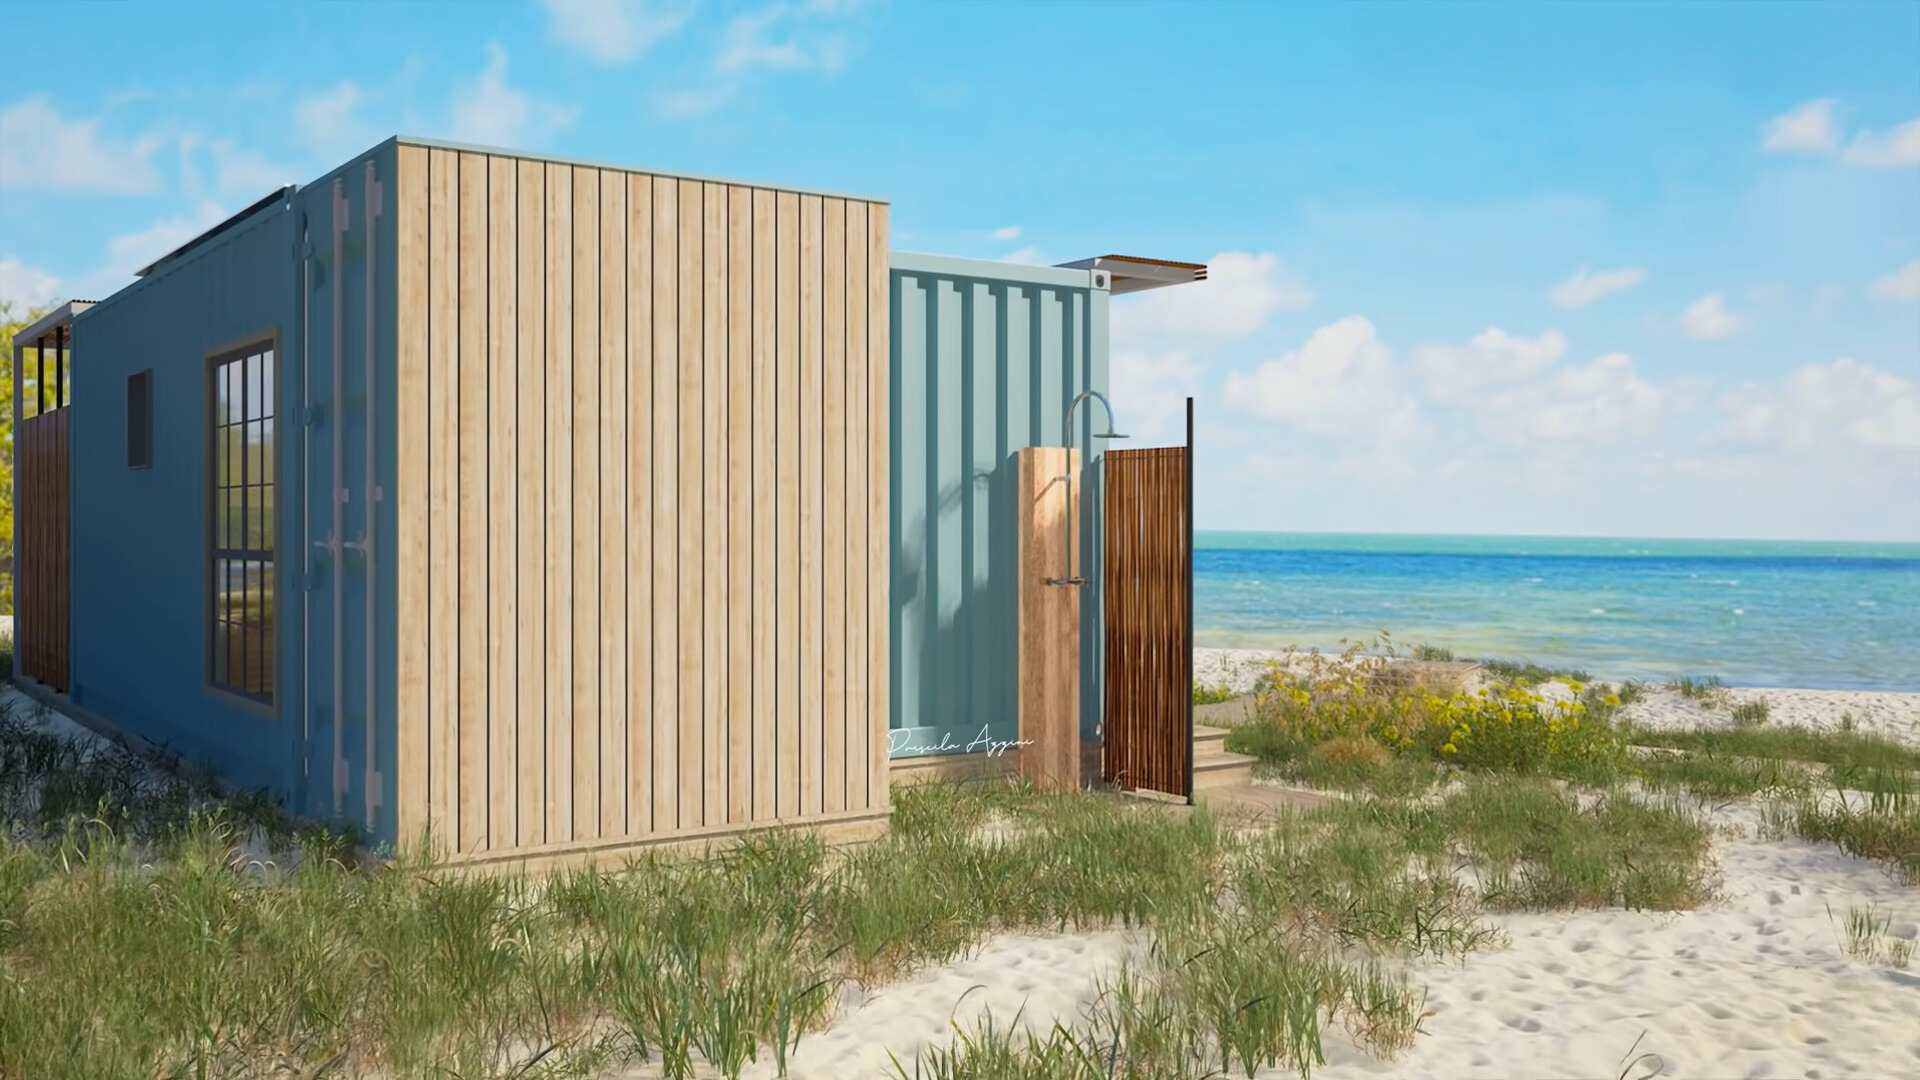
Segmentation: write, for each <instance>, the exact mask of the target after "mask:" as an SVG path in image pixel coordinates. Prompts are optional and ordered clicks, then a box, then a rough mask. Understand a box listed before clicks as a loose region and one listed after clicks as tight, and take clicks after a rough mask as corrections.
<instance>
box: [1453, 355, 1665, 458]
mask: <svg viewBox="0 0 1920 1080" xmlns="http://www.w3.org/2000/svg"><path fill="white" fill-rule="evenodd" d="M1667 398H1668V395H1667V392H1666V391H1664V390H1661V389H1660V388H1658V387H1656V386H1654V385H1653V384H1651V383H1649V382H1647V381H1646V380H1644V379H1642V378H1640V376H1639V374H1638V373H1636V372H1635V371H1634V367H1633V358H1632V357H1630V356H1628V355H1627V354H1626V353H1619V352H1614V353H1607V354H1606V355H1604V356H1600V357H1597V358H1596V359H1594V361H1593V362H1592V363H1590V364H1587V365H1585V366H1583V367H1569V368H1562V369H1560V370H1559V371H1558V372H1556V373H1555V374H1554V376H1553V377H1552V378H1551V379H1547V380H1545V381H1543V382H1537V383H1533V384H1531V385H1526V386H1522V387H1519V388H1517V389H1513V390H1508V391H1504V392H1501V393H1496V394H1493V395H1491V396H1490V397H1489V398H1487V399H1486V401H1485V402H1484V405H1483V408H1484V411H1485V412H1486V413H1489V414H1492V415H1496V416H1500V417H1503V418H1505V422H1502V423H1495V424H1484V423H1483V424H1482V428H1483V429H1485V430H1488V431H1493V432H1499V431H1514V430H1517V431H1523V432H1524V433H1525V434H1526V435H1528V436H1531V437H1532V438H1534V439H1539V440H1542V441H1549V442H1569V441H1574V440H1579V441H1580V442H1581V443H1582V444H1583V445H1584V444H1586V443H1588V442H1591V441H1594V440H1600V439H1606V438H1610V437H1612V436H1615V435H1619V434H1622V433H1627V432H1644V431H1646V430H1648V428H1650V427H1651V425H1652V423H1653V421H1654V420H1655V419H1656V418H1657V417H1658V416H1659V415H1660V413H1661V411H1662V409H1663V408H1664V406H1665V404H1666V402H1667Z"/></svg>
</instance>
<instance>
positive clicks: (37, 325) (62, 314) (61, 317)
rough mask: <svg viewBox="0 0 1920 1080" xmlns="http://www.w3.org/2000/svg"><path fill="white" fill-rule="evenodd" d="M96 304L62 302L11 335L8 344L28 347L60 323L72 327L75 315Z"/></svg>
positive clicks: (89, 302)
mask: <svg viewBox="0 0 1920 1080" xmlns="http://www.w3.org/2000/svg"><path fill="white" fill-rule="evenodd" d="M97 303H99V301H97V300H66V301H62V302H61V303H60V304H58V305H56V306H54V307H51V308H49V309H47V313H46V314H45V315H42V316H40V317H39V318H37V319H35V320H33V322H32V323H30V324H29V325H27V326H24V327H21V329H20V332H19V333H17V334H15V335H13V340H12V341H10V342H8V344H9V345H11V346H13V347H14V348H16V349H17V348H22V347H23V346H22V344H21V343H22V342H25V343H26V344H29V345H30V344H32V343H33V339H35V338H37V337H41V336H42V335H44V334H46V332H47V331H49V330H52V329H53V328H54V327H56V326H59V325H60V324H61V323H66V324H67V325H68V326H72V325H73V317H74V316H75V315H78V314H80V313H81V312H83V311H85V310H87V309H88V308H90V307H92V306H93V305H95V304H97Z"/></svg>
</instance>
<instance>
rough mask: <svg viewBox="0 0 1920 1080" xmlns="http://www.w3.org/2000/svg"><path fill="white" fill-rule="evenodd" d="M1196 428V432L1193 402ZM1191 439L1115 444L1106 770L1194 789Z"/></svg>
mask: <svg viewBox="0 0 1920 1080" xmlns="http://www.w3.org/2000/svg"><path fill="white" fill-rule="evenodd" d="M1187 423H1188V431H1189V433H1191V430H1192V416H1191V405H1189V416H1188V421H1187ZM1191 444H1192V437H1191V434H1189V437H1188V445H1187V446H1165V447H1150V448H1146V449H1138V450H1116V449H1108V450H1107V452H1106V460H1105V462H1104V464H1103V466H1102V467H1103V470H1104V475H1105V483H1106V490H1105V518H1106V552H1105V555H1106V560H1105V564H1104V569H1103V571H1102V577H1103V579H1104V586H1105V601H1106V716H1105V723H1104V732H1103V735H1102V748H1101V778H1102V779H1104V780H1106V781H1108V782H1109V783H1114V784H1118V785H1121V786H1123V787H1128V788H1140V789H1145V790H1148V791H1158V792H1164V793H1166V794H1169V795H1183V796H1191V795H1192V793H1193V695H1192V673H1193V667H1192V665H1193V593H1192V575H1193V500H1192V472H1191V461H1192V452H1193V451H1192V445H1191Z"/></svg>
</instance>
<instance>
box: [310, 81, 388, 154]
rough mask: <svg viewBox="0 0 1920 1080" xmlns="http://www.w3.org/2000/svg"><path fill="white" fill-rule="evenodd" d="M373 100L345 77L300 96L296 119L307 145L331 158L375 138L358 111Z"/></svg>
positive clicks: (359, 146) (355, 148) (352, 150)
mask: <svg viewBox="0 0 1920 1080" xmlns="http://www.w3.org/2000/svg"><path fill="white" fill-rule="evenodd" d="M372 100H373V97H372V95H370V94H368V93H367V92H366V91H365V90H362V89H361V88H360V87H359V86H357V85H355V84H354V83H351V82H345V81H342V82H340V83H338V84H336V85H335V86H334V87H333V89H331V90H325V91H322V92H320V93H317V94H310V95H308V96H307V97H304V98H301V99H300V101H299V103H298V104H296V105H295V106H294V107H293V120H294V123H295V124H297V125H298V126H299V128H300V134H301V136H302V137H304V138H305V139H306V141H307V145H308V147H310V148H311V149H312V150H313V152H314V153H316V154H318V155H320V156H321V157H324V158H326V159H328V160H332V159H334V158H336V157H340V156H342V155H345V154H350V153H353V152H354V151H355V150H359V149H362V148H364V147H365V146H366V145H368V144H370V143H371V142H372V139H371V138H370V137H369V135H368V133H367V132H366V131H365V130H364V127H363V125H362V124H361V122H360V119H359V117H358V116H357V115H356V114H357V113H358V111H359V110H360V108H361V107H362V106H364V105H366V104H367V103H369V102H370V101H372Z"/></svg>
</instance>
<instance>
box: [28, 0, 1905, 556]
mask: <svg viewBox="0 0 1920 1080" xmlns="http://www.w3.org/2000/svg"><path fill="white" fill-rule="evenodd" d="M8 24H9V30H10V31H11V33H10V34H9V39H10V40H12V41H14V42H34V41H46V42H52V41H61V42H65V43H67V44H66V45H65V46H63V47H62V48H61V49H60V50H59V51H58V54H57V57H56V56H53V55H50V56H49V58H48V59H47V60H46V61H45V62H40V61H38V60H34V59H31V58H28V57H23V58H22V59H21V60H20V61H19V62H16V63H15V64H13V65H10V68H9V71H10V77H9V79H8V80H7V82H6V83H5V85H4V86H0V297H4V298H10V299H13V300H15V301H21V302H38V301H44V300H47V299H51V298H53V297H55V296H61V297H64V296H69V295H81V296H89V297H98V296H99V295H102V294H104V293H106V292H110V291H112V290H113V289H114V288H117V287H119V286H120V285H121V284H124V283H125V282H126V281H128V280H130V277H129V275H130V273H131V271H132V270H133V269H135V268H137V267H138V266H140V265H142V264H143V263H144V262H145V261H147V260H148V259H150V258H151V257H153V256H155V255H158V254H160V253H162V252H164V251H166V250H168V249H170V248H172V247H173V246H175V245H177V244H178V243H180V242H181V241H183V240H185V239H187V238H188V237H190V236H192V235H193V234H194V233H196V232H198V231H199V230H200V229H201V228H203V227H205V226H206V225H208V224H211V223H212V222H214V221H216V220H218V219H219V218H220V217H222V216H224V215H225V214H226V213H227V212H230V211H232V210H233V209H237V208H238V207H239V206H242V205H244V204H245V203H247V202H250V201H252V200H253V199H254V198H257V197H258V196H259V195H261V194H263V193H265V192H266V191H267V190H270V189H271V188H272V187H273V186H274V185H275V184H277V183H280V182H285V181H304V180H307V179H310V178H312V177H313V176H315V175H317V174H319V173H320V172H322V171H323V170H325V169H326V168H328V167H330V166H331V165H334V164H337V163H338V162H339V161H341V160H344V159H345V158H346V157H347V156H349V155H351V154H352V153H354V152H356V151H358V150H361V149H364V148H365V147H366V146H369V145H371V144H373V143H374V142H377V141H378V140H380V139H381V138H384V137H385V136H387V135H390V134H393V133H395V132H407V133H410V134H422V135H434V136H441V137H450V138H458V139H462V140H465V141H471V142H480V143H488V144H496V145H507V146H512V147H517V148H525V149H532V150H540V151H549V152H553V153H558V154H565V155H571V156H578V157H586V158H594V159H604V160H609V161H617V162H623V163H631V164H635V165H641V166H656V167H660V168H667V169H675V170H684V171H691V172H699V173H708V174H717V175H724V176H739V177H744V178H749V179H764V180H771V181H778V182H786V183H794V184H803V185H811V186H818V187H827V188H834V189H840V190H849V191H855V192H860V193H866V194H874V195H880V196H883V197H885V198H888V199H889V200H891V202H892V204H893V215H894V216H893V228H894V237H893V240H894V246H895V247H896V248H901V249H908V250H917V251H933V252H941V253H947V254H959V255H973V256H983V257H992V258H1010V259H1014V260H1017V261H1039V262H1059V261H1065V260H1068V259H1074V258H1079V257H1083V256H1086V255H1092V254H1100V253H1106V252H1122V253H1130V254H1144V255H1153V256H1162V257H1170V258H1190V259H1200V260H1207V261H1209V262H1210V263H1211V264H1212V265H1213V268H1214V269H1213V279H1212V280H1211V281H1210V282H1209V283H1208V284H1206V285H1197V286H1183V287H1180V288H1176V289H1168V290H1163V291H1160V292H1156V293H1147V294H1142V295H1139V296H1133V297H1120V298H1116V299H1115V301H1114V304H1113V310H1114V366H1115V372H1114V397H1115V404H1116V406H1117V407H1118V409H1119V411H1120V414H1121V421H1122V427H1124V428H1128V429H1131V430H1132V431H1133V432H1134V433H1135V434H1137V435H1139V436H1140V437H1141V438H1142V440H1143V441H1172V440H1173V439H1174V438H1175V436H1176V435H1177V422H1178V415H1179V406H1180V398H1181V397H1183V396H1184V395H1187V394H1192V395H1193V396H1194V397H1195V398H1196V403H1197V404H1196V408H1197V413H1198V416H1199V421H1198V428H1199V434H1198V437H1199V441H1200V451H1199V453H1200V457H1199V458H1198V465H1199V476H1200V487H1199V491H1198V495H1197V512H1198V519H1199V524H1200V525H1201V526H1202V527H1207V528H1249V529H1297V530H1353V531H1403V532H1507V533H1541V534H1576V535H1586V534H1604V535H1644V536H1738V537H1755V538H1776V537H1777V538H1828V539H1879V540H1920V4H1914V3H1876V4H1844V3H1831V2H1830V3H1820V4H1806V5H1798V4H1790V3H1768V4H1748V5H1733V4H1702V5H1667V4H1662V5H1654V4H1635V5H1620V4H1612V5H1582V4H1574V3H1554V4H1530V5H1465V4H1443V3H1421V4H1413V3H1405V4H1382V5H1372V4H1337V5H1328V6H1316V5H1307V4H1257V3H1231V4H1218V5H1212V4H1201V3H1186V4H1180V5H1177V6H1174V5H1158V4H1151V3H1115V4H1101V3H1093V2H1079V3H1065V2H1062V3H1047V4H1016V3H995V2H987V0H973V2H965V3H961V2H921V3H915V2H904V0H899V2H894V3H891V4H889V3H883V2H875V0H866V2H860V0H755V2H751V3H738V4H717V3H693V2H680V0H652V2H616V0H565V2H563V0H547V2H538V0H534V2H528V3H508V2H504V0H502V2H495V3H487V2H475V3H455V2H451V0H413V2H388V3H371V2H364V3H356V2H335V3H326V4H297V5H296V4H288V5H284V6H282V5H265V6H262V5H260V4H257V3H255V4H246V5H239V4H232V5H230V4H214V3H200V4H194V5H178V4H158V3H133V2H122V3H89V4H52V3H47V4H13V5H9V7H8Z"/></svg>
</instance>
